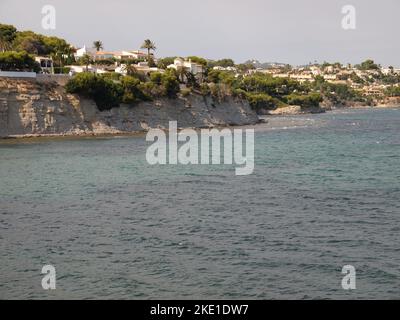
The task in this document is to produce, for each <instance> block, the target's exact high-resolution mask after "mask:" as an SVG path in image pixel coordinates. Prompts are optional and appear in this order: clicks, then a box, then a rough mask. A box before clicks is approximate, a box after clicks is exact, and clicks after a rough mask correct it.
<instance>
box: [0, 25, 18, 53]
mask: <svg viewBox="0 0 400 320" xmlns="http://www.w3.org/2000/svg"><path fill="white" fill-rule="evenodd" d="M16 34H17V29H16V28H15V27H14V26H12V25H9V24H0V51H2V52H4V51H6V50H11V48H12V43H13V41H14V39H15V37H16Z"/></svg>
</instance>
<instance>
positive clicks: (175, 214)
mask: <svg viewBox="0 0 400 320" xmlns="http://www.w3.org/2000/svg"><path fill="white" fill-rule="evenodd" d="M148 145H149V144H148V143H146V141H145V140H144V137H143V136H136V137H124V138H96V139H93V138H91V139H85V138H80V139H28V140H12V141H11V140H7V141H1V142H0V230H1V233H0V241H1V243H0V249H1V252H0V253H1V265H0V298H3V299H4V298H7V299H9V298H49V299H52V298H85V299H92V298H112V299H114V298H123V299H133V298H140V299H155V298H165V299H172V298H193V299H201V298H218V299H219V298H228V299H231V298H232V299H237V298H255V299H270V298H283V299H297V298H299V299H316V298H342V299H354V298H372V299H377V298H383V299H387V298H400V201H399V199H400V160H399V156H400V110H395V109H382V110H369V109H366V110H351V111H346V112H336V113H327V114H322V115H307V116H293V117H286V118H279V117H277V118H272V119H271V120H270V122H269V123H268V124H262V125H258V126H256V145H255V147H256V151H255V156H256V166H255V170H254V173H253V175H250V176H235V174H234V166H218V165H213V166H207V165H198V166H182V165H178V166H172V165H167V166H149V165H148V164H147V162H146V159H145V151H146V147H147V146H148ZM45 264H52V265H54V266H55V267H56V271H57V289H56V290H52V291H44V290H43V289H42V287H41V279H42V275H41V274H40V271H41V268H42V266H43V265H45ZM346 264H351V265H353V266H354V267H355V268H356V271H357V289H356V290H353V291H345V290H343V289H342V287H341V280H342V277H343V275H342V274H341V269H342V267H343V266H344V265H346Z"/></svg>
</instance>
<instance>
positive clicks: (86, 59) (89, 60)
mask: <svg viewBox="0 0 400 320" xmlns="http://www.w3.org/2000/svg"><path fill="white" fill-rule="evenodd" d="M80 60H81V62H82V63H83V64H84V65H85V66H86V72H88V71H89V64H91V63H92V58H91V57H90V56H89V55H88V54H84V55H83V56H82V58H81V59H80Z"/></svg>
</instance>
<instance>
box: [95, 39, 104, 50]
mask: <svg viewBox="0 0 400 320" xmlns="http://www.w3.org/2000/svg"><path fill="white" fill-rule="evenodd" d="M93 48H95V49H96V51H100V50H103V48H104V47H103V42H101V41H100V40H96V41H94V42H93Z"/></svg>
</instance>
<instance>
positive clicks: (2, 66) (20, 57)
mask: <svg viewBox="0 0 400 320" xmlns="http://www.w3.org/2000/svg"><path fill="white" fill-rule="evenodd" d="M0 70H3V71H34V72H39V71H40V66H39V64H38V63H37V62H36V61H35V59H34V58H33V56H31V55H30V54H28V53H27V52H25V51H21V52H16V51H6V52H1V53H0Z"/></svg>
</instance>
